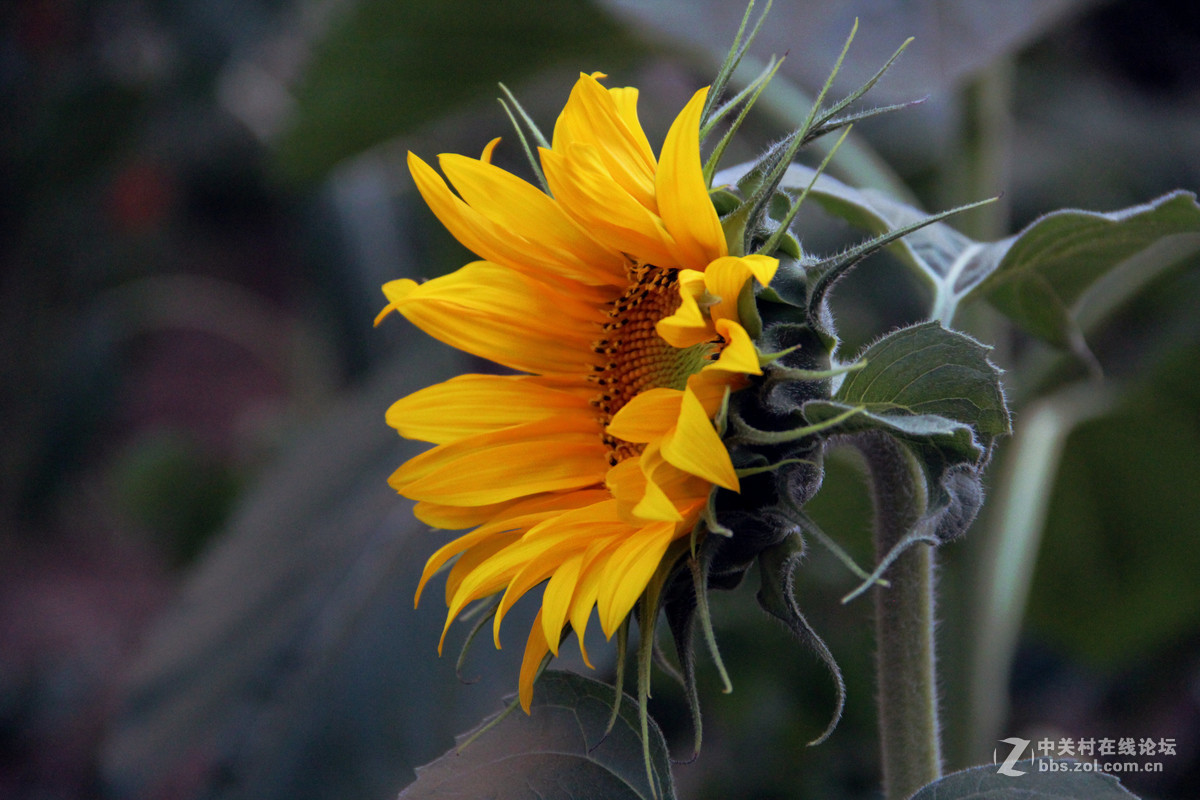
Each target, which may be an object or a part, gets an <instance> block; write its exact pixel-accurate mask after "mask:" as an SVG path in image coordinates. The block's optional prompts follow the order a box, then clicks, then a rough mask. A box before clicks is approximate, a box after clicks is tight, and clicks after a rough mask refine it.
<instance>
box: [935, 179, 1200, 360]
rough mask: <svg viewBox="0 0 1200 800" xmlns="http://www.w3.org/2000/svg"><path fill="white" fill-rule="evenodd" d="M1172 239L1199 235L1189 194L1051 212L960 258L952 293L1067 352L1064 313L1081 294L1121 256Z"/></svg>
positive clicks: (1070, 330) (1199, 212) (1068, 324)
mask: <svg viewBox="0 0 1200 800" xmlns="http://www.w3.org/2000/svg"><path fill="white" fill-rule="evenodd" d="M1179 234H1200V205H1198V204H1197V203H1196V196H1195V195H1194V194H1192V193H1191V192H1183V191H1176V192H1172V193H1170V194H1167V195H1163V196H1162V197H1160V198H1158V199H1157V200H1154V201H1153V202H1151V203H1147V204H1145V205H1140V206H1134V207H1132V208H1126V209H1123V210H1121V211H1114V212H1111V213H1108V214H1100V213H1095V212H1091V211H1075V210H1070V211H1055V212H1052V213H1050V214H1047V215H1046V216H1044V217H1042V218H1041V219H1039V220H1037V221H1036V222H1034V223H1032V224H1031V225H1029V226H1027V227H1026V228H1025V229H1024V230H1022V231H1021V232H1020V233H1018V234H1017V235H1016V236H1011V237H1009V238H1008V239H1003V240H1001V241H999V242H993V243H992V244H988V245H985V246H983V247H982V249H980V250H978V251H977V252H976V253H975V254H974V255H973V257H971V258H969V259H964V262H963V263H962V264H960V265H959V269H958V282H957V284H956V286H955V287H954V288H955V291H956V294H957V295H958V296H960V297H963V298H964V299H966V300H971V299H974V298H977V297H986V298H987V299H988V301H989V302H990V303H991V304H992V305H994V306H995V307H996V308H998V309H999V310H1000V311H1001V312H1003V313H1004V314H1005V315H1007V316H1008V317H1009V318H1011V319H1012V320H1014V321H1015V322H1017V324H1019V325H1020V326H1021V327H1023V328H1025V329H1026V330H1027V331H1029V332H1030V333H1032V334H1034V335H1035V336H1038V337H1040V338H1042V339H1045V340H1046V341H1048V342H1050V343H1051V344H1055V345H1058V346H1059V347H1070V346H1072V345H1074V344H1075V343H1076V341H1078V340H1079V338H1080V336H1081V335H1080V333H1079V331H1078V328H1077V326H1076V324H1075V322H1074V320H1073V319H1072V315H1071V309H1072V307H1073V306H1074V305H1075V303H1076V301H1078V300H1079V298H1080V297H1081V296H1082V295H1083V293H1084V292H1085V291H1086V290H1087V289H1088V288H1089V287H1090V286H1091V285H1092V284H1093V283H1095V282H1096V281H1097V280H1098V279H1099V278H1100V277H1102V276H1103V275H1104V274H1105V273H1107V272H1109V271H1110V270H1112V269H1113V268H1115V267H1117V266H1118V265H1120V264H1121V263H1122V262H1124V261H1125V260H1126V259H1128V258H1131V257H1132V256H1134V255H1137V254H1138V253H1141V252H1143V251H1145V250H1146V249H1147V248H1149V247H1151V246H1152V245H1154V244H1156V243H1158V242H1159V241H1161V240H1163V239H1165V238H1167V237H1170V236H1175V235H1179ZM1197 243H1198V244H1200V239H1198V241H1197Z"/></svg>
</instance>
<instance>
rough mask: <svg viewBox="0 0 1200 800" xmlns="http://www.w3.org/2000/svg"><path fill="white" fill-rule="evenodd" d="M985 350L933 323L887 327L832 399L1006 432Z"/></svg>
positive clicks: (994, 371) (1000, 395)
mask: <svg viewBox="0 0 1200 800" xmlns="http://www.w3.org/2000/svg"><path fill="white" fill-rule="evenodd" d="M990 350H991V348H989V347H987V346H986V345H983V344H980V343H979V342H977V341H975V340H974V339H972V338H971V337H969V336H967V335H966V334H963V333H959V332H957V331H948V330H946V329H945V328H943V327H942V326H941V325H940V324H938V323H937V322H922V323H919V324H917V325H913V326H911V327H908V328H903V329H901V330H898V331H893V332H892V333H889V334H888V335H886V336H884V337H883V338H882V339H879V340H878V341H876V342H875V343H874V344H872V345H870V346H869V347H867V349H866V350H864V351H863V352H862V353H860V354H859V355H858V357H857V358H856V359H855V361H866V366H865V367H863V368H862V369H860V370H857V371H855V372H851V373H848V374H847V375H846V378H845V380H844V381H843V382H842V385H841V386H840V387H839V388H838V390H837V393H836V395H835V399H836V400H839V401H841V402H843V403H848V404H850V405H861V406H864V407H866V408H867V409H868V410H869V411H872V412H876V413H893V412H898V413H904V414H921V415H927V414H933V415H937V416H941V417H945V418H947V419H950V420H954V421H955V422H961V423H965V424H967V425H970V426H971V427H973V428H974V429H975V430H976V432H977V433H978V434H980V435H981V436H982V437H985V438H988V439H990V438H991V437H995V436H999V435H1001V434H1006V433H1009V432H1010V431H1011V428H1010V423H1009V416H1008V408H1007V406H1006V405H1005V402H1004V390H1003V389H1002V388H1001V386H1000V370H999V369H998V368H997V367H995V366H994V365H993V364H992V362H991V361H989V360H988V357H987V356H988V352H989V351H990Z"/></svg>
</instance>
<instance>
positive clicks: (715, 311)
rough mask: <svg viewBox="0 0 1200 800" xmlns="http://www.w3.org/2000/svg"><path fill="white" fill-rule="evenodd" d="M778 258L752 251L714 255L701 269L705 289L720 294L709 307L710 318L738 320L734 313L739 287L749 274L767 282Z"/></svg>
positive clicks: (772, 274) (761, 282) (735, 312)
mask: <svg viewBox="0 0 1200 800" xmlns="http://www.w3.org/2000/svg"><path fill="white" fill-rule="evenodd" d="M778 266H779V261H778V260H777V259H774V258H769V257H767V256H761V255H752V256H743V257H741V258H737V257H734V256H726V257H725V258H718V259H717V260H715V261H713V262H712V263H711V264H709V265H708V268H707V269H705V270H704V283H705V285H706V286H707V288H708V291H709V292H710V293H711V294H713V295H715V296H717V297H719V298H721V300H720V302H719V303H717V304H716V305H714V306H713V307H712V308H710V309H709V314H710V315H711V316H712V318H713V319H714V320H718V319H731V320H734V321H735V322H740V321H741V320H740V318H739V317H738V308H737V306H738V296H739V295H740V294H741V292H742V287H743V286H745V285H746V281H748V280H750V278H751V277H753V278H755V279H756V280H758V282H759V283H760V284H762V285H763V286H766V285H768V284H769V283H770V282H771V279H772V278H774V277H775V270H776V268H777V267H778Z"/></svg>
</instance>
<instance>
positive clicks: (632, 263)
mask: <svg viewBox="0 0 1200 800" xmlns="http://www.w3.org/2000/svg"><path fill="white" fill-rule="evenodd" d="M602 77H603V76H602V75H581V76H580V78H579V80H578V82H577V83H576V84H575V87H574V89H573V91H572V92H571V95H570V98H569V99H568V101H567V104H566V107H565V108H564V109H563V111H562V114H561V115H560V117H559V119H558V122H557V124H556V125H555V128H554V134H553V141H552V145H551V146H550V147H549V148H542V149H541V150H540V162H541V168H542V171H543V172H544V175H545V180H546V185H547V188H548V190H549V191H548V193H547V192H543V191H542V190H540V189H538V188H537V187H535V186H533V185H531V184H529V183H527V182H525V181H524V180H522V179H520V178H518V177H516V176H514V175H512V174H511V173H509V172H506V171H505V170H503V169H500V168H499V167H496V166H494V165H493V164H491V154H492V151H493V149H494V148H495V145H496V143H497V141H498V140H495V141H493V142H491V143H490V144H489V145H488V146H487V148H485V150H484V152H483V155H482V156H481V157H480V158H478V159H475V158H469V157H466V156H462V155H454V154H446V155H442V156H440V157H439V166H440V167H441V172H442V174H444V175H445V179H443V177H442V176H441V175H439V173H438V172H437V171H436V170H435V169H434V168H433V167H431V166H429V165H428V164H426V163H425V162H424V161H422V160H421V159H420V158H418V157H417V156H415V155H412V154H410V155H409V160H408V163H409V168H410V170H411V172H412V175H413V178H414V180H415V181H416V184H417V187H418V189H419V190H420V192H421V195H422V197H424V199H425V201H426V202H427V203H428V204H429V207H430V208H431V209H432V210H433V212H434V213H435V214H436V215H437V217H438V219H439V220H440V221H441V222H442V224H444V225H445V226H446V227H447V229H449V230H450V232H451V233H452V234H454V236H456V237H457V238H458V239H459V241H461V242H462V243H463V244H464V245H466V246H467V247H468V248H469V249H471V250H472V251H473V252H474V253H475V254H476V255H477V256H479V258H480V259H481V260H479V261H473V262H471V263H469V264H467V265H465V266H463V267H462V268H460V269H459V270H457V271H456V272H454V273H452V274H449V275H446V276H444V277H440V278H435V279H433V280H430V281H427V282H424V283H416V282H414V281H411V280H407V279H405V280H397V281H392V282H390V283H388V284H386V285H385V286H384V294H385V295H386V297H387V300H388V304H387V306H386V308H385V309H384V311H383V312H382V313H381V314H380V318H383V317H384V316H386V315H387V314H388V313H390V312H392V311H398V312H400V313H401V314H403V315H404V316H405V317H406V318H408V319H409V320H410V321H412V322H413V323H414V324H416V325H417V326H418V327H420V328H421V329H422V330H424V331H425V332H426V333H428V334H430V335H432V336H434V337H435V338H438V339H440V340H441V341H443V342H446V343H447V344H450V345H453V346H454V347H457V348H459V349H461V350H464V351H466V352H468V353H471V354H473V355H476V356H480V357H483V358H486V359H490V360H491V361H494V362H495V363H497V364H499V365H501V366H503V367H507V368H509V369H511V370H513V371H515V372H516V373H518V374H506V375H462V376H459V377H457V378H454V379H452V380H449V381H446V382H445V383H441V384H437V385H435V386H431V387H429V388H427V389H423V390H421V391H418V392H416V393H414V394H412V395H409V396H408V397H405V398H403V399H401V400H399V401H397V402H396V403H395V404H394V405H393V406H392V407H391V409H390V410H389V411H388V414H387V419H388V422H389V424H391V425H392V426H393V427H395V428H396V429H397V430H398V431H399V432H400V433H401V434H402V435H403V436H406V437H408V438H412V439H419V440H423V441H427V442H430V443H432V444H433V445H434V447H433V448H432V449H430V450H428V451H427V452H425V453H422V454H421V455H419V456H416V457H415V458H413V459H411V460H409V461H408V462H407V463H405V464H404V465H403V466H401V467H400V468H399V469H398V470H397V471H396V472H395V474H394V475H393V476H392V478H391V481H390V482H391V485H392V486H393V487H395V488H396V489H397V490H398V491H399V492H400V493H401V494H404V495H406V496H408V497H411V498H413V499H415V500H417V506H416V514H417V516H418V517H419V518H420V519H422V520H423V521H425V522H427V523H428V524H430V525H432V526H434V527H437V528H447V529H458V530H461V529H472V530H470V531H469V532H467V533H465V534H463V535H461V536H459V537H458V538H456V539H454V540H453V541H451V542H450V543H449V544H447V545H445V546H444V547H442V548H441V549H440V550H438V551H437V552H436V553H434V555H433V556H432V557H431V558H430V559H429V562H428V563H427V565H426V567H425V571H424V574H423V575H422V577H421V583H420V588H418V591H417V597H418V600H419V598H420V596H421V593H422V592H423V590H424V588H425V585H426V583H427V582H428V580H429V579H430V578H431V577H432V576H433V575H434V574H435V573H436V572H438V571H439V570H441V569H442V568H443V567H445V566H447V565H449V564H452V567H451V568H450V569H449V572H448V574H447V577H446V603H447V605H448V607H449V612H448V615H447V620H446V628H447V629H448V628H449V625H450V623H451V622H452V621H453V620H454V619H455V618H456V617H458V615H459V614H460V613H462V612H463V610H464V609H465V608H466V607H467V606H468V605H470V604H471V603H473V602H475V601H478V600H483V599H485V598H498V604H497V606H496V608H495V616H494V630H495V636H496V643H497V646H498V645H499V632H500V627H501V621H502V620H503V618H504V616H505V614H506V613H507V612H508V611H509V609H510V608H511V607H512V606H513V604H514V603H515V602H516V601H517V600H519V599H520V598H521V597H522V596H524V595H525V594H527V593H528V592H530V591H532V590H534V589H535V588H536V587H538V586H542V587H543V589H542V598H541V609H540V611H539V612H538V615H537V618H536V620H535V621H534V624H533V627H532V630H531V631H530V633H529V638H528V643H527V645H526V650H525V658H524V662H523V664H522V668H521V676H520V698H521V702H522V704H523V705H524V706H525V707H526V709H528V706H529V702H530V699H531V697H532V687H533V681H534V678H535V677H536V675H537V672H538V670H539V669H540V667H541V665H542V663H543V661H544V660H545V659H546V658H547V655H548V654H553V655H557V654H558V650H559V645H560V643H561V642H562V640H563V639H564V637H565V634H566V633H567V632H569V631H570V630H574V632H575V633H576V635H577V637H578V639H579V643H580V648H581V650H582V649H583V634H584V631H585V630H586V628H587V626H588V623H589V620H590V618H591V616H592V612H593V609H594V610H595V611H596V612H597V616H598V620H599V624H600V626H601V628H602V630H603V632H604V634H605V635H606V636H609V637H611V636H612V635H613V634H614V633H615V632H616V631H617V630H618V629H619V628H620V626H621V625H622V624H623V622H624V621H625V620H626V619H627V618H628V616H629V614H630V612H631V611H632V610H633V608H634V606H635V604H637V602H638V601H639V599H640V598H642V597H643V595H644V594H645V592H646V591H647V587H648V586H650V585H651V582H652V579H653V578H654V576H655V575H656V574H659V573H660V571H665V570H669V569H671V567H672V566H673V565H674V562H675V561H676V560H678V558H679V557H680V555H681V554H682V553H683V552H685V551H686V548H680V547H679V546H678V545H677V546H676V547H674V548H673V547H672V546H673V545H674V544H675V543H678V542H681V541H687V537H689V535H690V534H692V533H693V532H696V533H697V534H700V533H702V522H701V516H702V512H703V510H704V508H705V506H706V503H708V500H709V495H710V494H711V493H712V492H713V491H714V489H715V487H721V488H723V489H727V490H732V491H737V490H738V489H739V480H738V476H737V473H736V471H735V469H734V465H733V463H732V461H731V458H730V454H729V452H728V450H727V448H726V446H725V444H724V443H723V442H722V440H721V433H720V427H721V425H722V424H723V408H725V407H726V403H727V398H728V395H729V394H730V393H731V392H734V391H737V390H739V389H741V388H743V387H744V386H745V385H746V384H747V383H748V380H749V378H748V376H751V375H760V374H761V372H762V370H761V367H760V360H759V353H758V351H757V349H756V348H755V345H754V343H753V340H752V337H751V334H750V333H748V332H747V324H748V321H747V320H744V319H743V318H742V317H741V316H740V314H739V297H741V296H742V294H743V292H744V291H745V290H746V289H747V287H748V286H750V287H753V284H754V283H757V284H759V285H760V286H765V285H767V284H768V283H769V282H770V281H771V279H772V277H773V276H774V273H775V270H776V267H777V262H776V260H775V259H774V258H770V257H767V256H763V255H750V256H731V255H729V249H728V246H727V244H726V236H725V233H724V231H723V230H722V227H721V222H720V220H719V219H718V216H717V213H716V211H715V210H714V207H713V204H712V201H711V200H710V198H709V187H708V185H707V182H706V180H705V177H704V171H703V166H702V162H701V158H700V142H699V126H700V116H701V113H702V109H703V106H704V101H705V97H706V92H707V90H701V91H699V92H697V93H696V94H695V95H694V96H693V97H692V99H691V101H690V102H688V104H687V105H686V106H685V107H684V109H683V110H682V111H681V112H680V113H679V115H678V117H677V118H676V119H675V121H674V123H673V124H672V125H671V127H670V130H669V132H668V133H667V136H666V140H665V142H664V144H663V147H662V149H661V152H660V153H659V155H658V157H657V158H656V157H655V154H654V151H653V149H652V148H651V146H650V144H649V142H648V141H647V138H646V135H645V133H644V132H643V131H642V127H641V125H640V123H639V121H638V116H637V90H636V89H632V88H612V89H610V88H606V87H605V86H603V85H602V84H601V83H600V81H599V80H598V79H599V78H602ZM447 180H448V182H449V184H448V183H447ZM451 187H453V189H452V188H451ZM444 638H445V633H443V641H444ZM583 655H584V659H585V660H586V659H587V657H588V656H587V653H586V651H584V652H583Z"/></svg>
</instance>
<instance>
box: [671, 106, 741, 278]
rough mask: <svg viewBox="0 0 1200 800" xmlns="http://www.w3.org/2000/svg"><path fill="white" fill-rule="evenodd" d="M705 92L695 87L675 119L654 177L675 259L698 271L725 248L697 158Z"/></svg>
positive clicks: (719, 223)
mask: <svg viewBox="0 0 1200 800" xmlns="http://www.w3.org/2000/svg"><path fill="white" fill-rule="evenodd" d="M707 95H708V89H701V90H700V91H698V92H696V94H695V95H693V96H692V99H691V100H690V101H689V102H688V104H687V105H686V106H684V109H683V111H681V112H680V113H679V116H678V117H676V118H675V122H674V123H673V124H672V125H671V129H670V130H669V131H668V132H667V138H666V141H665V142H663V149H662V154H661V156H660V157H659V163H658V172H657V173H656V175H655V178H654V183H655V197H656V198H657V199H658V213H659V215H660V216H661V217H662V219H663V223H664V224H665V225H666V227H667V230H668V231H670V233H671V236H672V237H673V239H674V241H675V244H676V252H677V258H678V261H677V262H676V263H677V264H678V265H679V266H681V267H689V268H691V269H699V270H702V269H704V267H705V266H707V265H708V263H709V262H711V261H712V260H713V259H714V258H719V257H720V256H724V255H726V254H727V253H728V252H729V251H728V246H727V245H726V243H725V232H724V231H723V230H722V228H721V220H720V218H719V217H718V216H717V211H716V209H715V208H713V204H712V200H710V199H709V197H708V184H707V183H706V182H705V180H704V166H703V164H701V162H700V114H701V112H702V111H703V110H704V98H705V97H707Z"/></svg>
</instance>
